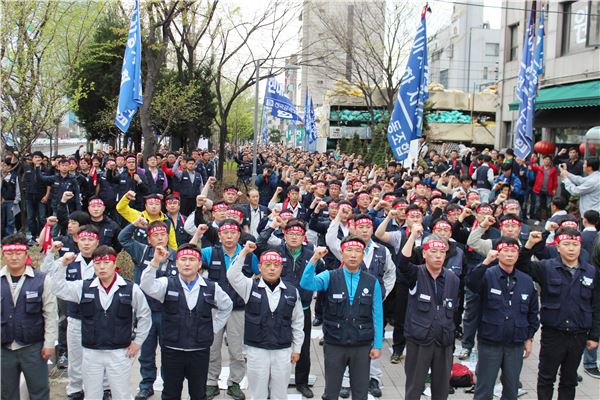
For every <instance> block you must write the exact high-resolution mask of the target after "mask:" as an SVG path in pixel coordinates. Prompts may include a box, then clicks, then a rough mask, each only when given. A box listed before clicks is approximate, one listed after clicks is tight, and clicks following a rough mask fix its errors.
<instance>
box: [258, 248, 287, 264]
mask: <svg viewBox="0 0 600 400" xmlns="http://www.w3.org/2000/svg"><path fill="white" fill-rule="evenodd" d="M265 262H276V263H279V264H281V263H282V262H283V258H281V256H280V255H279V254H277V253H275V252H273V251H267V252H266V253H263V254H262V255H261V256H260V263H261V264H262V263H265Z"/></svg>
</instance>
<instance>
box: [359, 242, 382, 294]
mask: <svg viewBox="0 0 600 400" xmlns="http://www.w3.org/2000/svg"><path fill="white" fill-rule="evenodd" d="M385 264H386V253H385V247H383V246H379V247H376V248H374V249H373V258H371V264H370V265H369V268H367V265H366V264H365V262H364V260H363V262H361V263H360V269H361V270H362V271H363V272H366V273H368V274H371V275H373V276H374V277H375V278H377V280H378V281H379V286H381V298H384V297H385V286H384V285H383V275H384V273H385Z"/></svg>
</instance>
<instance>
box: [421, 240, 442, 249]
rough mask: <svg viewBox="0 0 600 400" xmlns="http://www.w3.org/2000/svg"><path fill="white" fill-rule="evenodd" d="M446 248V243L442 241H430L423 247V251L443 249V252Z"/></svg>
mask: <svg viewBox="0 0 600 400" xmlns="http://www.w3.org/2000/svg"><path fill="white" fill-rule="evenodd" d="M447 248H448V246H447V245H446V242H444V241H443V240H430V241H429V242H427V243H425V244H424V245H423V250H429V249H444V250H446V249H447Z"/></svg>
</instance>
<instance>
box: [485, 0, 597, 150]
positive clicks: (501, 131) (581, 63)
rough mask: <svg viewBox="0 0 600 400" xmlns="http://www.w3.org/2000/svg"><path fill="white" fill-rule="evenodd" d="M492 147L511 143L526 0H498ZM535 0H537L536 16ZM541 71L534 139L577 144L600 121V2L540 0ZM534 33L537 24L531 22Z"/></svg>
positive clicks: (525, 17) (525, 18)
mask: <svg viewBox="0 0 600 400" xmlns="http://www.w3.org/2000/svg"><path fill="white" fill-rule="evenodd" d="M502 4H503V6H505V7H504V8H503V9H502V10H499V11H500V12H501V14H502V15H501V21H502V24H501V36H500V38H501V42H500V57H501V62H500V79H499V86H498V89H499V93H500V97H499V104H498V108H497V113H496V121H497V124H496V129H497V131H496V147H497V148H503V147H511V146H512V144H513V140H514V139H513V136H514V129H515V123H516V120H517V117H518V116H517V114H518V102H517V101H516V100H517V97H516V91H515V88H516V85H517V76H518V73H519V66H520V60H521V57H522V52H523V41H524V37H525V34H526V29H527V21H528V18H529V9H530V8H531V4H532V2H531V1H527V2H508V3H502ZM539 7H540V2H537V8H538V15H537V20H538V21H539V10H540V8H539ZM544 7H545V31H546V35H545V39H544V72H543V75H541V76H540V81H539V85H538V97H537V105H536V115H535V125H534V127H535V135H534V143H535V142H536V141H538V140H540V139H545V140H551V141H553V142H554V143H556V144H557V145H559V146H567V145H578V144H579V143H580V142H581V139H582V137H583V135H584V134H585V132H586V131H587V130H588V129H589V128H591V127H593V126H597V125H600V2H598V1H587V0H579V1H560V2H559V1H551V2H544ZM536 33H537V27H536Z"/></svg>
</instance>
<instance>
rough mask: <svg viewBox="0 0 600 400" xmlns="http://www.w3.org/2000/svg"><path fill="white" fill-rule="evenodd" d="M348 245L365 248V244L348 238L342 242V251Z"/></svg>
mask: <svg viewBox="0 0 600 400" xmlns="http://www.w3.org/2000/svg"><path fill="white" fill-rule="evenodd" d="M348 247H359V248H360V249H361V250H364V249H365V245H364V244H362V243H361V242H359V241H358V240H349V241H347V242H345V243H342V251H344V250H346V249H347V248H348Z"/></svg>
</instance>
